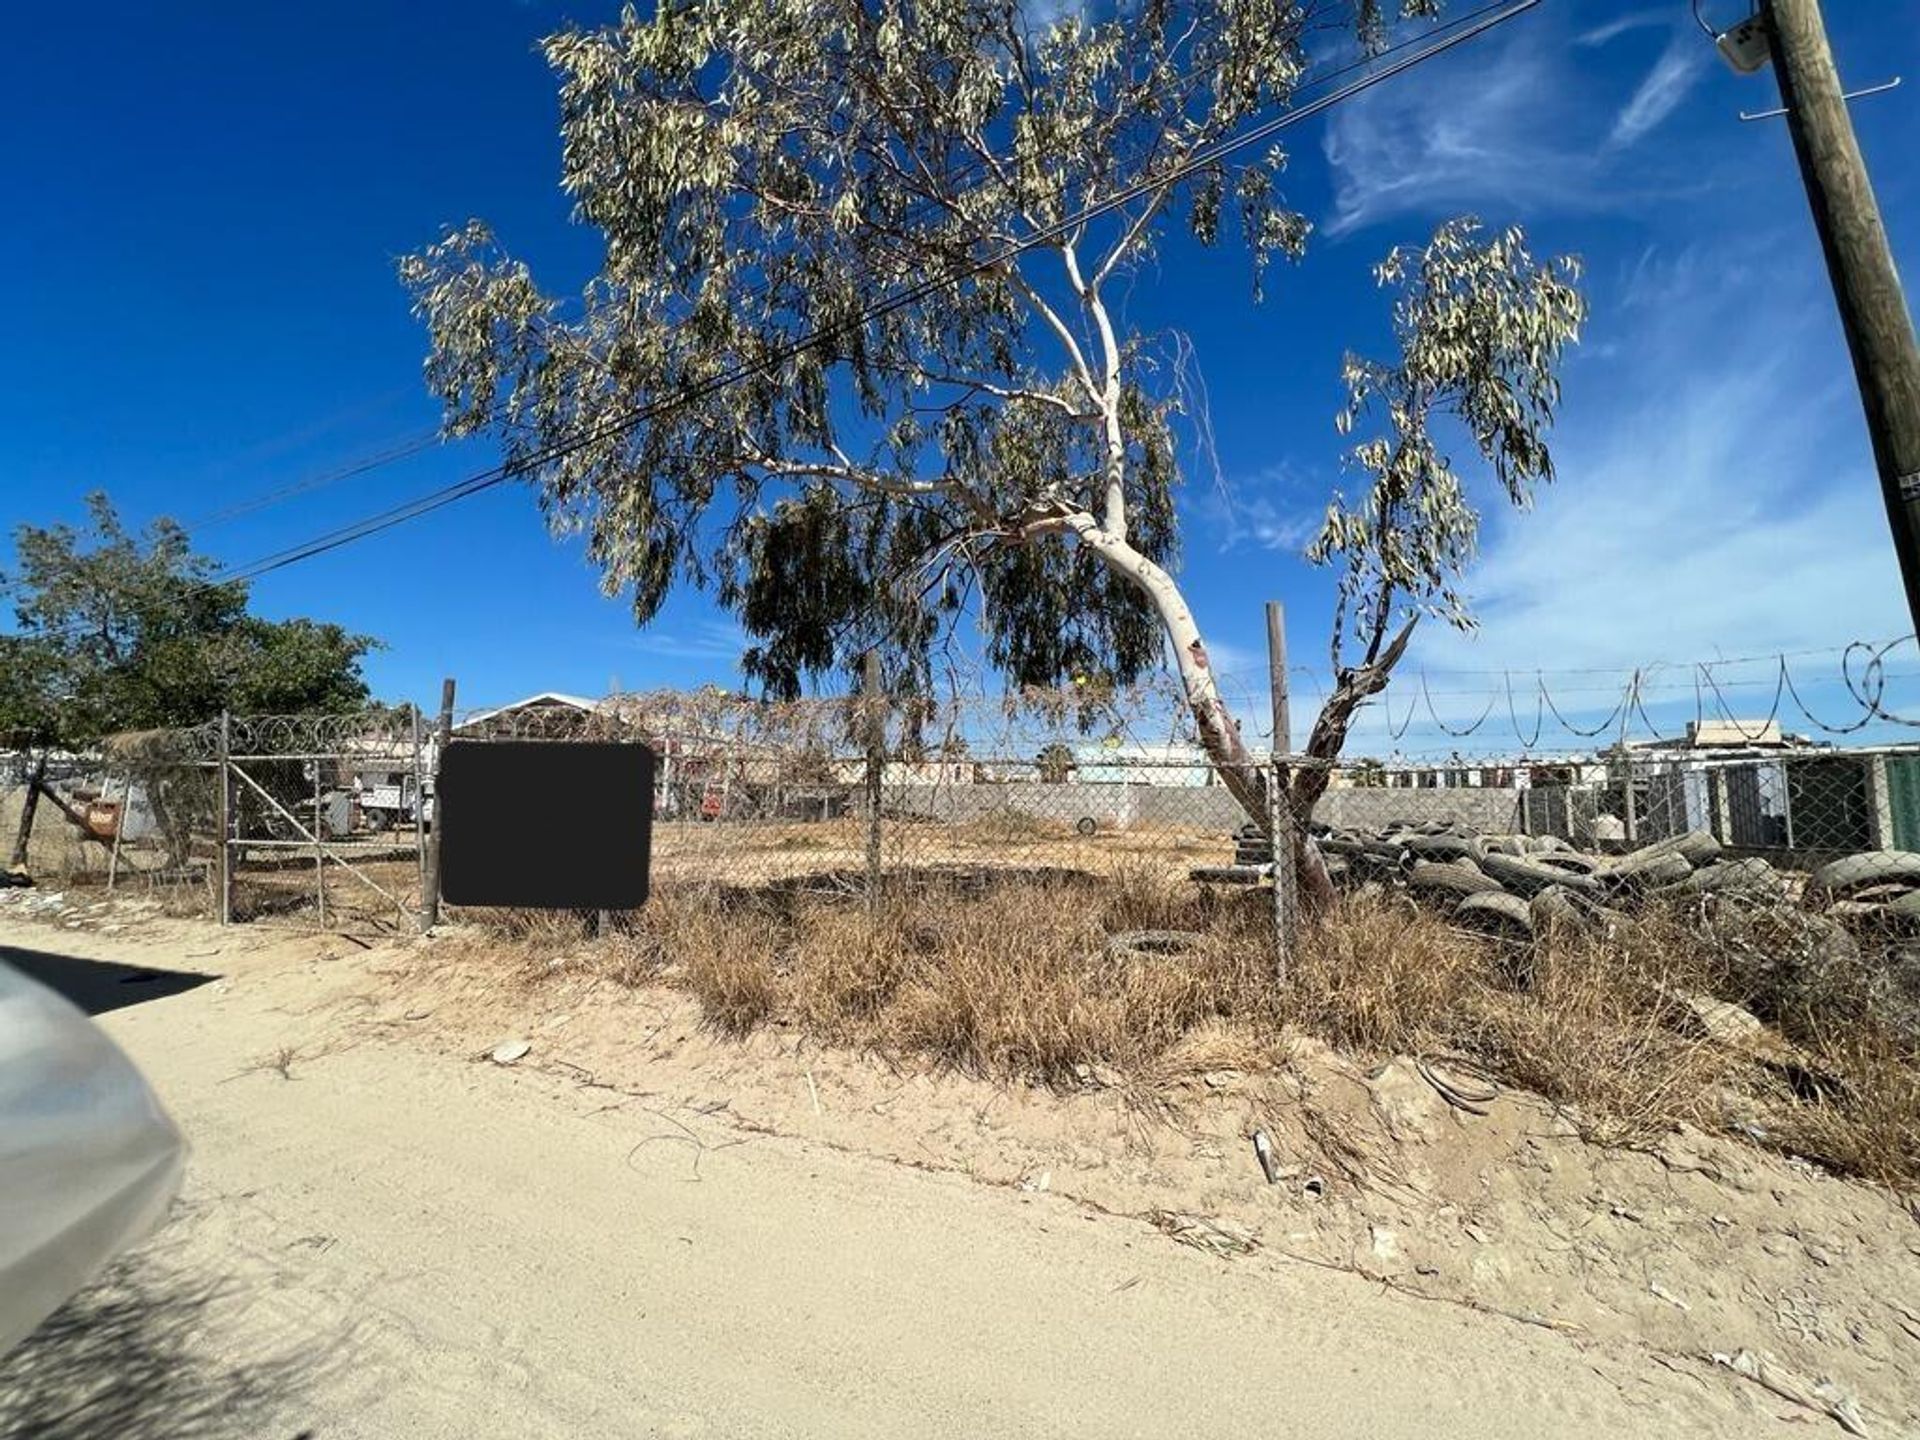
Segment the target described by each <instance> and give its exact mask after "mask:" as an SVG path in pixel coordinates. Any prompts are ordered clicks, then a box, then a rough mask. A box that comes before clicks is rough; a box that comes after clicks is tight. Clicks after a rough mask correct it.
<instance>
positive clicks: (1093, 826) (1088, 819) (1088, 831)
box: [1073, 815, 1100, 835]
mask: <svg viewBox="0 0 1920 1440" xmlns="http://www.w3.org/2000/svg"><path fill="white" fill-rule="evenodd" d="M1099 828H1100V822H1099V821H1098V820H1096V819H1094V818H1093V816H1091V815H1082V816H1081V817H1080V818H1079V819H1078V820H1076V821H1074V822H1073V833H1074V834H1076V835H1092V834H1094V833H1095V832H1096V831H1098V830H1099Z"/></svg>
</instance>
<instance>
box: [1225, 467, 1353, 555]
mask: <svg viewBox="0 0 1920 1440" xmlns="http://www.w3.org/2000/svg"><path fill="white" fill-rule="evenodd" d="M1325 503H1326V486H1325V485H1324V484H1318V483H1316V482H1314V481H1312V480H1310V479H1309V477H1307V476H1305V475H1303V474H1302V473H1301V472H1300V471H1299V469H1298V468H1297V467H1296V466H1295V465H1293V464H1292V463H1290V462H1288V461H1281V462H1279V463H1278V464H1274V465H1268V466H1266V467H1264V468H1262V469H1260V470H1256V471H1254V472H1253V473H1252V474H1250V475H1246V476H1239V477H1222V479H1221V482H1220V484H1219V485H1218V486H1217V487H1215V489H1214V490H1213V491H1212V492H1211V493H1210V494H1209V495H1208V498H1207V499H1206V500H1205V501H1204V502H1203V503H1202V504H1201V505H1200V506H1199V507H1198V509H1199V518H1200V519H1201V520H1202V521H1203V522H1205V523H1206V525H1207V526H1208V527H1209V528H1210V529H1211V530H1212V532H1213V534H1214V535H1215V536H1216V537H1217V539H1218V544H1219V547H1220V550H1221V552H1222V553H1223V554H1224V553H1225V552H1227V551H1230V550H1239V549H1246V548H1252V549H1259V550H1274V551H1287V552H1293V553H1298V552H1299V551H1301V550H1303V549H1305V548H1306V546H1307V543H1308V542H1309V541H1310V540H1312V539H1313V537H1314V536H1315V535H1317V534H1319V533H1320V524H1321V519H1322V516H1323V507H1324V505H1325Z"/></svg>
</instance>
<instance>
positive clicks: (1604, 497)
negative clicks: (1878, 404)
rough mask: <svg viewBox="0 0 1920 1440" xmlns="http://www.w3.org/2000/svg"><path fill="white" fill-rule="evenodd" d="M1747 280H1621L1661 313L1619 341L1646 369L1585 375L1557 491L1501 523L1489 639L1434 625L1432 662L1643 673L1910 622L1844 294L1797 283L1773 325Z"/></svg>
mask: <svg viewBox="0 0 1920 1440" xmlns="http://www.w3.org/2000/svg"><path fill="white" fill-rule="evenodd" d="M1702 269H1707V270H1708V273H1709V274H1710V275H1711V276H1712V277H1713V282H1712V283H1704V282H1702V279H1701V271H1702ZM1739 273H1740V272H1739V267H1738V266H1737V265H1736V266H1735V267H1733V268H1732V269H1731V270H1729V271H1727V272H1717V271H1712V270H1711V268H1710V267H1703V266H1702V265H1700V263H1699V262H1698V261H1697V260H1696V259H1695V257H1693V256H1692V255H1689V254H1682V255H1681V256H1679V257H1676V258H1675V259H1673V260H1671V261H1665V260H1663V259H1661V258H1659V257H1655V258H1652V259H1649V258H1647V257H1642V260H1641V261H1640V263H1639V264H1638V265H1636V267H1635V268H1634V270H1633V272H1632V273H1631V274H1630V276H1629V277H1628V278H1627V280H1626V282H1625V284H1624V285H1623V287H1622V288H1623V290H1625V291H1626V292H1627V293H1629V294H1631V293H1634V292H1636V291H1638V292H1642V293H1645V292H1649V291H1651V292H1654V293H1658V294H1660V295H1661V296H1662V301H1661V303H1659V304H1641V305H1638V306H1630V307H1617V308H1616V309H1615V310H1614V311H1613V312H1612V315H1613V319H1612V320H1611V322H1610V323H1609V327H1608V328H1610V329H1611V330H1613V331H1615V332H1616V339H1617V341H1618V345H1619V351H1620V353H1621V354H1623V355H1625V356H1630V357H1632V359H1631V363H1630V365H1629V364H1628V363H1626V362H1623V361H1621V360H1615V361H1613V362H1611V363H1609V364H1608V365H1607V366H1606V367H1604V370H1603V369H1600V368H1585V367H1582V368H1578V369H1576V370H1575V371H1574V372H1573V373H1572V374H1570V376H1569V379H1568V404H1567V408H1566V411H1565V413H1564V415H1563V420H1562V424H1561V425H1560V426H1559V428H1558V430H1557V432H1556V434H1555V437H1554V453H1555V458H1556V463H1557V466H1558V470H1559V481H1558V483H1556V484H1555V485H1554V486H1552V487H1551V488H1549V489H1547V490H1545V491H1543V492H1542V493H1541V496H1540V500H1539V504H1538V506H1537V507H1536V509H1535V510H1534V511H1532V512H1530V513H1526V514H1513V513H1511V512H1506V513H1502V514H1499V515H1497V516H1495V517H1490V523H1489V526H1488V530H1487V532H1486V534H1485V536H1484V548H1483V554H1482V556H1481V558H1480V560H1479V562H1478V563H1477V564H1476V565H1475V566H1474V568H1473V570H1472V571H1471V573H1470V575H1469V577H1468V588H1469V589H1470V591H1471V592H1472V596H1473V602H1474V605H1475V609H1476V610H1477V612H1478V614H1479V617H1480V620H1481V631H1480V633H1479V634H1478V635H1477V636H1471V637H1468V636H1461V635H1457V634H1454V633H1452V632H1445V631H1442V630H1440V629H1438V628H1436V629H1435V630H1433V631H1431V632H1430V633H1428V634H1426V635H1423V636H1422V637H1421V641H1420V644H1419V646H1418V647H1417V648H1418V655H1417V657H1416V658H1417V659H1418V660H1419V661H1420V662H1421V663H1424V664H1426V665H1429V666H1433V667H1437V668H1442V669H1444V668H1460V669H1478V670H1490V671H1500V670H1505V669H1509V668H1510V669H1512V670H1514V671H1516V672H1517V673H1520V674H1529V673H1531V672H1533V671H1534V670H1535V669H1538V668H1546V669H1548V670H1567V669H1570V668H1581V667H1587V668H1609V667H1614V668H1618V669H1620V670H1622V671H1624V670H1628V669H1631V668H1632V667H1636V666H1642V665H1646V664H1649V663H1651V662H1655V661H1675V662H1681V663H1685V662H1688V661H1694V660H1700V659H1704V658H1710V657H1714V656H1724V655H1745V654H1754V653H1764V652H1775V651H1781V650H1799V649H1807V648H1815V647H1823V646H1830V645H1835V644H1844V643H1845V642H1847V641H1849V640H1853V639H1856V638H1886V637H1890V636H1892V635H1896V634H1899V633H1902V632H1903V631H1904V630H1906V629H1907V628H1908V626H1907V624H1906V617H1905V606H1904V601H1903V599H1902V591H1901V588H1900V584H1899V579H1898V575H1897V571H1896V568H1895V564H1894V561H1893V557H1892V554H1891V550H1890V546H1889V544H1888V542H1887V539H1886V520H1885V516H1884V512H1883V510H1882V508H1881V502H1880V497H1879V490H1878V485H1877V482H1876V478H1875V474H1874V469H1873V463H1872V458H1871V455H1870V453H1869V451H1868V448H1867V444H1866V441H1865V437H1864V434H1863V431H1862V426H1861V421H1860V413H1859V401H1858V397H1857V395H1856V393H1855V391H1854V387H1853V383H1852V377H1851V374H1850V372H1849V371H1848V370H1847V369H1846V366H1845V362H1844V359H1843V358H1842V355H1841V354H1840V353H1839V352H1838V342H1837V338H1836V337H1835V336H1834V335H1833V334H1832V333H1831V332H1832V329H1833V321H1832V316H1831V313H1830V312H1829V311H1825V310H1823V309H1822V308H1821V307H1822V305H1823V303H1824V298H1823V297H1820V296H1818V295H1808V294H1800V293H1797V292H1796V291H1795V290H1794V289H1793V287H1785V289H1784V290H1781V291H1776V292H1774V293H1773V294H1772V295H1770V296H1769V301H1770V303H1769V305H1768V306H1766V307H1763V308H1762V309H1760V310H1758V311H1755V310H1753V309H1751V308H1750V307H1751V294H1750V293H1748V292H1747V291H1746V289H1745V286H1744V284H1743V283H1742V282H1741V281H1740V280H1739V279H1738V275H1739ZM1688 287H1692V292H1691V293H1692V299H1691V300H1690V301H1688V300H1686V299H1683V298H1679V297H1681V296H1683V295H1684V294H1686V293H1687V291H1688ZM1836 362H1838V363H1837V364H1836Z"/></svg>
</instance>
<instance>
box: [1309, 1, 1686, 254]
mask: <svg viewBox="0 0 1920 1440" xmlns="http://www.w3.org/2000/svg"><path fill="white" fill-rule="evenodd" d="M1629 19H1630V20H1631V22H1632V23H1630V24H1629V23H1626V22H1624V21H1623V22H1620V23H1618V24H1616V25H1615V26H1613V27H1602V30H1603V31H1605V32H1606V33H1604V34H1602V33H1601V31H1589V32H1587V36H1586V37H1574V36H1569V35H1568V33H1567V31H1566V27H1565V25H1564V24H1563V23H1558V22H1556V21H1555V20H1552V19H1550V18H1548V17H1544V16H1543V17H1538V18H1537V19H1536V18H1535V17H1529V18H1528V19H1527V20H1523V21H1520V22H1518V23H1516V24H1515V25H1513V26H1511V27H1510V28H1509V29H1507V30H1506V31H1504V32H1498V33H1496V34H1495V35H1493V36H1490V37H1488V38H1487V39H1485V40H1483V41H1480V42H1479V43H1477V44H1475V45H1472V46H1468V47H1466V48H1464V49H1463V50H1460V51H1458V52H1455V53H1454V54H1452V55H1449V56H1447V57H1445V58H1443V59H1441V60H1438V61H1435V62H1433V63H1431V64H1428V65H1423V66H1421V67H1420V68H1419V69H1417V70H1415V71H1413V72H1411V73H1409V74H1406V75H1403V76H1400V77H1398V78H1397V79H1395V80H1393V81H1392V82H1391V83H1389V84H1386V85H1382V86H1380V87H1378V88H1377V89H1375V90H1372V91H1370V92H1368V93H1367V94H1365V95H1362V96H1360V97H1358V98H1356V99H1354V100H1352V101H1350V102H1348V103H1347V104H1345V105H1342V106H1341V107H1340V108H1339V109H1337V110H1335V111H1334V113H1333V116H1332V119H1331V120H1330V121H1329V123H1328V126H1327V131H1326V138H1325V141H1324V150H1325V154H1326V159H1327V164H1328V167H1329V169H1330V171H1331V172H1332V179H1333V188H1334V205H1333V213H1332V215H1331V216H1329V217H1328V218H1327V220H1326V221H1325V226H1324V228H1325V229H1326V231H1327V232H1328V233H1329V234H1331V235H1340V234H1344V233H1346V232H1349V231H1352V230H1357V229H1360V228H1363V227H1365V226H1367V225H1372V224H1376V223H1378V222H1380V221H1382V220H1387V219H1390V218H1392V217H1394V216H1397V215H1406V214H1415V215H1428V214H1437V213H1441V212H1447V213H1451V212H1455V211H1459V210H1462V209H1471V208H1475V207H1481V208H1497V209H1498V210H1499V212H1500V213H1501V215H1502V217H1506V216H1520V217H1525V216H1527V215H1529V214H1537V213H1539V212H1541V211H1559V212H1563V213H1595V212H1601V211H1608V212H1612V211H1622V210H1627V209H1631V208H1633V207H1635V206H1637V205H1639V204H1641V203H1643V202H1645V201H1646V200H1647V199H1649V198H1650V197H1652V196H1654V195H1658V194H1670V193H1675V192H1678V191H1680V190H1682V189H1686V188H1691V187H1694V186H1696V185H1697V184H1698V181H1697V180H1696V179H1694V178H1692V177H1691V176H1689V173H1688V171H1687V169H1686V167H1685V166H1684V164H1682V163H1681V162H1680V160H1679V157H1677V156H1656V157H1655V159H1654V160H1649V159H1648V158H1647V157H1646V155H1645V154H1641V155H1637V156H1636V159H1635V163H1634V165H1633V166H1632V168H1631V170H1630V171H1628V170H1623V169H1622V167H1621V165H1620V155H1621V152H1623V151H1624V150H1625V149H1626V148H1627V147H1628V146H1630V145H1631V143H1632V142H1633V141H1634V140H1637V139H1639V138H1641V137H1642V136H1644V135H1645V134H1646V133H1648V132H1649V131H1650V130H1651V129H1652V128H1653V127H1654V126H1655V125H1657V124H1658V123H1660V121H1662V120H1664V119H1666V118H1667V116H1668V115H1669V114H1671V113H1672V111H1673V109H1674V108H1675V107H1676V106H1678V105H1679V104H1680V103H1681V102H1682V101H1683V100H1684V99H1685V97H1686V95H1687V92H1688V90H1689V88H1690V86H1691V85H1692V83H1693V81H1694V80H1695V79H1696V78H1697V77H1698V75H1699V74H1700V73H1701V69H1702V67H1703V65H1704V63H1705V57H1706V56H1707V53H1708V52H1707V50H1706V46H1705V44H1704V41H1703V40H1702V39H1701V37H1699V36H1698V35H1695V34H1692V33H1691V32H1684V33H1678V32H1677V33H1676V34H1675V37H1674V40H1673V42H1672V44H1671V45H1670V46H1669V47H1668V49H1667V51H1666V52H1665V53H1664V54H1663V55H1662V57H1661V58H1660V60H1659V61H1658V62H1656V64H1655V65H1654V67H1653V70H1652V71H1651V72H1650V73H1649V74H1648V75H1646V76H1645V77H1644V78H1643V79H1642V80H1641V82H1640V84H1639V85H1638V87H1637V88H1636V89H1635V91H1634V92H1633V93H1632V94H1631V95H1629V96H1626V97H1624V98H1622V97H1620V96H1618V95H1617V94H1615V93H1613V92H1614V91H1615V90H1616V89H1617V88H1618V85H1617V77H1616V76H1614V75H1613V74H1612V73H1611V71H1610V69H1609V68H1608V67H1604V66H1600V65H1596V64H1591V63H1586V62H1582V61H1580V60H1579V59H1578V57H1577V55H1576V53H1575V51H1576V48H1577V42H1578V41H1579V40H1580V39H1583V38H1588V37H1593V36H1596V35H1598V36H1600V38H1601V39H1612V38H1613V37H1614V36H1615V35H1618V34H1621V33H1624V31H1625V30H1628V29H1638V28H1641V18H1640V17H1629ZM1689 42H1690V43H1689ZM1594 43H1598V42H1597V41H1595V42H1594ZM1609 117H1612V118H1611V119H1610V118H1609ZM1656 161H1657V162H1658V163H1656Z"/></svg>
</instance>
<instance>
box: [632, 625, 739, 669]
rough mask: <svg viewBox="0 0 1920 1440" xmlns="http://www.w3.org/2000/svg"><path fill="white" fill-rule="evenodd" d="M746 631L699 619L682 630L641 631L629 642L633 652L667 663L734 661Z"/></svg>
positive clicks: (737, 657) (737, 627) (737, 656)
mask: <svg viewBox="0 0 1920 1440" xmlns="http://www.w3.org/2000/svg"><path fill="white" fill-rule="evenodd" d="M748 644H749V641H748V639H747V632H746V631H744V630H742V629H741V628H740V627H739V626H738V625H734V624H731V623H729V622H727V621H722V620H701V621H697V622H695V623H694V624H693V625H690V626H688V627H686V628H684V629H678V630H652V629H649V630H643V631H642V632H641V633H640V634H638V635H636V636H635V637H634V639H633V645H634V647H635V648H636V649H639V650H642V651H644V652H646V653H647V654H649V655H653V656H657V657H659V658H662V659H669V660H724V661H726V662H728V663H729V664H732V663H734V662H737V661H738V660H739V659H740V654H741V652H742V651H743V650H745V649H746V648H747V645H748Z"/></svg>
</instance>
